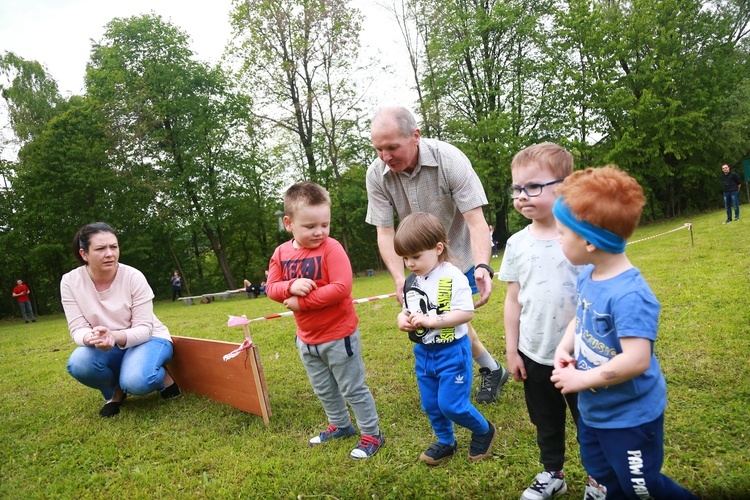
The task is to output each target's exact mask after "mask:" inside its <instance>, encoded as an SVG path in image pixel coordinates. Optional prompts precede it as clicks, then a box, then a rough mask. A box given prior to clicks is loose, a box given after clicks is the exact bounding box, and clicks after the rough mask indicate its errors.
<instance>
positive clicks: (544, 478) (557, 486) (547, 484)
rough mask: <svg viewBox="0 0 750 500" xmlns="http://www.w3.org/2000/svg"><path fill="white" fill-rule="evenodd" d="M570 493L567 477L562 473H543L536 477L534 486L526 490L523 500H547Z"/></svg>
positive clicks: (522, 496)
mask: <svg viewBox="0 0 750 500" xmlns="http://www.w3.org/2000/svg"><path fill="white" fill-rule="evenodd" d="M566 491H568V485H567V484H565V477H564V476H562V473H561V472H555V473H552V472H549V471H543V472H540V473H539V474H537V475H536V479H534V484H532V485H531V486H529V487H528V488H526V491H524V492H523V495H521V500H546V499H548V498H552V497H553V496H555V495H562V494H563V493H565V492H566Z"/></svg>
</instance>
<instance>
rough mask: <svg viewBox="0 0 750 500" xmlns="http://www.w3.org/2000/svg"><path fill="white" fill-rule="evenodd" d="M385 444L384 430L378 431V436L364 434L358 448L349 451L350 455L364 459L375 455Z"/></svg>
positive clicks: (356, 458)
mask: <svg viewBox="0 0 750 500" xmlns="http://www.w3.org/2000/svg"><path fill="white" fill-rule="evenodd" d="M384 444H385V438H384V437H383V433H382V432H378V435H377V436H368V435H366V434H362V438H361V439H360V440H359V444H358V445H357V447H356V448H354V449H353V450H352V452H351V453H349V456H350V457H352V458H353V459H355V460H362V459H364V458H370V457H371V456H373V455H375V454H376V453H377V452H378V450H379V449H380V447H381V446H383V445H384Z"/></svg>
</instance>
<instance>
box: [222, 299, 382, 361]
mask: <svg viewBox="0 0 750 500" xmlns="http://www.w3.org/2000/svg"><path fill="white" fill-rule="evenodd" d="M395 296H396V294H395V293H389V294H387V295H375V296H374V297H365V298H364V299H355V300H353V301H352V304H364V303H365V302H372V301H374V300H381V299H388V298H390V297H395ZM293 314H294V311H286V312H282V313H277V314H269V315H268V316H260V317H258V318H252V319H248V318H247V317H246V316H245V315H242V316H232V315H230V316H229V320H228V321H227V326H241V327H243V329H244V330H245V341H244V342H242V345H240V346H239V347H238V348H237V349H235V350H234V351H232V352H230V353H229V354H226V355H224V357H223V359H224V361H229V360H230V359H232V358H234V357H236V356H237V355H238V354H239V353H241V352H242V351H244V350H246V349H249V348H250V346H251V345H253V341H252V339H250V328H249V327H248V326H247V325H248V324H250V323H252V322H253V321H262V320H266V319H275V318H281V317H282V316H291V315H293Z"/></svg>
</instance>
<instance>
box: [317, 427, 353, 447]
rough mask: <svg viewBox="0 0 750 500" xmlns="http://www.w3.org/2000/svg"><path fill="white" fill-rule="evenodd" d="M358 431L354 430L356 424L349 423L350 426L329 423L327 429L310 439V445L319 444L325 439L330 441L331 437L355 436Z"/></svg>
mask: <svg viewBox="0 0 750 500" xmlns="http://www.w3.org/2000/svg"><path fill="white" fill-rule="evenodd" d="M356 433H357V431H355V430H354V426H353V425H352V424H349V426H348V427H336V426H335V425H329V426H328V428H327V429H326V430H324V431H323V432H321V433H320V434H318V435H317V436H315V437H313V438H311V439H310V446H316V445H319V444H320V443H322V442H323V441H328V440H329V439H339V438H345V437H349V436H353V435H355V434H356Z"/></svg>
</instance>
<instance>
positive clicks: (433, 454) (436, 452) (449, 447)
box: [419, 441, 458, 465]
mask: <svg viewBox="0 0 750 500" xmlns="http://www.w3.org/2000/svg"><path fill="white" fill-rule="evenodd" d="M456 450H458V442H457V441H453V444H443V443H433V444H432V445H431V446H430V447H429V448H427V449H426V450H425V451H424V452H423V453H422V454H421V455H419V459H420V460H421V461H423V462H424V463H426V464H427V465H437V464H439V463H440V462H442V461H443V460H447V459H449V458H450V457H452V456H453V455H455V454H456Z"/></svg>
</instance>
